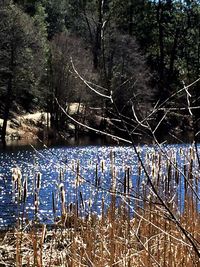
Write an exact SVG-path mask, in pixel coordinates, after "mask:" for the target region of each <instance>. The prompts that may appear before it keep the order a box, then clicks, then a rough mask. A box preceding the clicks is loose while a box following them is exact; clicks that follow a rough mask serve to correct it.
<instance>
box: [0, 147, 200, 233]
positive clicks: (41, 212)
mask: <svg viewBox="0 0 200 267" xmlns="http://www.w3.org/2000/svg"><path fill="white" fill-rule="evenodd" d="M138 149H139V151H140V155H141V158H142V160H143V162H144V163H145V165H146V168H147V170H148V172H149V174H150V176H152V179H153V174H152V169H153V168H154V167H153V165H156V164H157V163H156V162H157V161H156V160H155V151H157V150H158V148H155V147H153V146H146V145H144V146H140V147H138ZM163 149H164V150H165V151H166V153H167V154H166V155H167V156H168V157H171V158H176V161H177V162H178V166H179V168H180V169H183V165H189V164H190V161H191V160H190V159H189V158H190V154H191V148H190V145H167V146H165V147H163ZM153 157H154V160H155V162H154V164H151V159H152V158H153ZM162 158H163V161H162V172H165V171H167V163H165V157H164V156H163V157H162ZM102 162H103V163H102ZM195 164H196V165H197V162H196V163H194V166H195ZM151 165H152V166H151ZM16 167H18V168H19V169H20V170H21V173H22V179H21V185H22V200H19V197H18V195H17V193H16V190H14V189H13V184H12V168H16ZM127 168H129V170H130V190H131V194H132V195H133V196H134V195H136V196H137V197H139V198H140V192H143V190H144V187H147V188H148V190H147V193H148V192H149V193H152V192H151V188H150V186H149V185H148V183H147V179H146V177H145V175H144V171H143V170H142V168H141V175H140V183H138V173H139V169H138V158H137V156H136V154H135V151H134V149H133V148H132V147H122V146H114V147H109V146H86V147H54V148H48V149H47V148H44V149H39V150H34V149H29V150H19V151H14V152H12V151H7V152H0V228H2V227H5V226H13V225H15V223H16V220H17V218H19V217H21V216H22V213H23V214H24V215H23V216H24V217H25V218H28V219H30V220H31V219H34V218H36V217H37V219H38V220H39V221H42V222H45V223H48V224H50V223H52V222H53V220H54V219H55V216H56V217H58V216H60V215H61V204H60V203H61V193H60V188H61V187H62V186H64V190H65V202H66V206H69V205H70V204H71V205H74V204H75V203H78V206H79V208H80V211H81V212H80V213H81V214H82V215H85V214H87V213H90V212H93V213H97V214H100V213H101V206H102V199H103V200H104V203H105V210H106V208H107V207H108V206H109V203H110V193H109V190H112V178H111V177H112V173H113V172H114V173H115V177H116V191H118V192H124V191H123V190H124V177H125V170H127ZM198 169H199V168H198V166H197V167H194V168H193V172H194V173H195V174H196V175H198ZM77 172H78V173H79V177H77ZM38 173H40V174H41V184H40V188H39V189H37V185H36V180H37V177H38ZM26 178H27V179H28V194H27V198H26V200H25V202H23V190H24V189H23V184H24V181H25V179H26ZM77 178H78V179H77ZM142 180H143V181H142ZM195 186H196V187H195V190H197V193H198V192H199V191H198V190H199V181H198V184H196V185H195ZM136 188H137V194H136V192H135V191H136ZM170 188H173V189H172V190H174V192H175V193H176V192H181V194H184V190H185V189H184V183H180V184H177V183H176V182H175V181H174V182H173V186H172V187H170ZM36 190H38V196H39V197H38V198H39V209H38V212H37V213H36V211H35V199H34V194H35V191H36ZM160 193H161V194H162V192H160ZM141 195H142V194H141ZM53 196H54V200H55V209H56V214H53V204H52V202H53V201H52V199H53ZM147 197H148V196H147ZM117 201H118V202H120V201H122V199H121V196H120V195H119V196H118V198H117ZM181 201H182V200H181V197H180V200H179V202H181ZM197 205H199V203H197ZM180 207H181V203H180ZM132 208H133V209H134V200H133V203H132ZM81 214H80V215H81Z"/></svg>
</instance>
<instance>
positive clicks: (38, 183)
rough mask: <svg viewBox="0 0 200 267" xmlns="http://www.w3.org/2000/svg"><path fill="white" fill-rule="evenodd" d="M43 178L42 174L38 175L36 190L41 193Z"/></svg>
mask: <svg viewBox="0 0 200 267" xmlns="http://www.w3.org/2000/svg"><path fill="white" fill-rule="evenodd" d="M41 176H42V174H41V173H40V172H38V173H37V179H36V190H37V191H39V190H40V187H41Z"/></svg>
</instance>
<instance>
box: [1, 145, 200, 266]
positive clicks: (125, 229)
mask: <svg viewBox="0 0 200 267" xmlns="http://www.w3.org/2000/svg"><path fill="white" fill-rule="evenodd" d="M181 153H182V152H181ZM180 155H181V157H182V160H181V163H180V161H179V162H178V159H177V156H176V155H175V152H174V151H171V152H170V153H169V156H168V157H166V155H165V154H163V153H161V152H160V151H152V152H151V153H148V154H147V155H145V159H146V160H145V162H144V163H145V167H146V168H147V170H148V173H149V176H150V177H151V179H152V182H153V184H154V185H155V187H156V190H157V191H158V193H159V195H160V196H161V197H162V199H163V200H164V202H165V203H166V205H167V207H168V208H170V210H171V211H172V212H173V214H174V215H175V216H176V218H177V220H178V222H179V223H180V224H181V226H182V227H184V229H185V230H186V231H187V232H188V233H189V234H190V236H191V238H192V240H193V241H194V243H195V244H196V246H197V247H198V248H199V243H200V235H199V233H200V213H199V203H200V202H199V177H198V172H197V170H198V168H199V166H198V161H197V157H196V154H195V151H194V148H193V147H191V148H190V149H189V150H188V152H187V154H185V155H183V154H180ZM106 164H107V163H106V160H102V161H101V162H100V164H99V165H98V164H96V163H95V164H94V183H92V182H91V194H90V197H89V200H88V199H87V200H86V199H85V198H84V192H83V188H81V187H80V185H81V184H82V183H84V182H85V180H86V179H85V180H84V179H83V178H84V177H82V174H81V168H82V167H83V166H81V165H80V162H79V161H77V162H76V163H75V161H73V163H72V166H73V170H74V173H75V174H74V179H75V185H74V186H75V187H74V190H75V193H76V194H75V199H74V203H71V202H70V203H68V201H69V200H72V199H73V197H72V196H67V198H66V195H67V194H69V192H68V191H67V188H66V189H65V186H64V170H62V172H60V173H59V179H58V180H59V183H60V184H59V187H58V191H59V195H60V198H59V201H60V207H61V217H60V218H59V220H58V219H56V217H57V215H56V214H57V210H56V206H58V205H57V204H56V197H55V195H56V194H57V193H56V192H53V193H52V213H53V216H54V224H53V225H51V226H50V225H47V226H46V225H42V224H41V225H40V224H39V225H38V224H36V222H32V224H30V222H28V221H26V223H24V225H23V231H20V235H19V229H17V231H16V234H15V236H13V235H11V234H7V236H6V237H5V238H4V240H3V242H4V247H6V246H7V247H8V250H10V251H9V252H10V253H11V254H12V255H15V259H16V262H15V266H38V267H39V266H41V267H42V266H49V267H50V266H69V267H72V266H74V267H76V266H77V267H78V266H95V267H104V266H118V267H121V266H123V267H131V266H134V267H141V266H145V267H154V266H165V267H176V266H182V267H199V266H200V260H199V258H198V255H197V254H196V253H195V251H194V249H193V247H192V245H191V243H190V242H189V241H188V240H187V239H186V238H185V236H184V233H183V232H182V231H181V229H180V228H179V227H178V226H177V224H176V223H175V222H174V220H173V218H171V216H170V214H169V213H168V212H167V211H166V209H165V208H164V207H163V206H162V205H161V203H160V201H159V199H158V198H157V196H156V194H155V193H154V192H153V190H152V188H151V186H150V185H149V183H148V181H147V179H146V177H145V174H144V171H143V169H142V167H141V164H140V163H139V162H138V166H137V170H133V169H132V168H131V166H126V165H124V167H123V177H119V173H118V169H117V166H116V164H115V154H114V152H113V151H111V153H110V164H109V166H107V165H106ZM106 170H107V171H109V172H110V188H108V187H107V188H105V184H106V183H105V182H104V174H105V172H106ZM133 172H136V173H137V174H138V175H137V177H136V176H134V179H136V181H133V176H132V175H133ZM18 179H19V178H18ZM27 182H28V180H27V179H25V180H24V183H23V192H24V193H23V201H24V203H25V202H26V197H27V192H28V189H27ZM19 184H20V183H18V186H19ZM14 185H15V186H16V178H15V177H13V188H14V189H16V188H15V187H14ZM40 188H41V174H39V173H38V174H37V176H36V183H35V189H34V193H35V202H34V203H35V204H34V205H35V212H38V210H39V205H38V204H37V203H36V202H38V203H39V197H40V196H39V195H40ZM105 190H107V192H106V194H104V195H103V196H102V192H105ZM66 191H67V192H66ZM94 192H95V193H94ZM98 194H99V196H98ZM106 196H109V201H108V203H106V201H107V200H106V199H105V197H106ZM95 199H100V202H101V206H100V210H101V211H100V213H99V214H96V213H94V212H93V210H92V202H93V203H97V201H96V200H95ZM95 205H96V204H95ZM27 225H29V227H27ZM21 234H22V235H21ZM20 243H21V246H20V245H19V244H20ZM9 244H12V245H9ZM13 248H15V249H13ZM5 253H6V252H5ZM7 262H8V264H7V266H9V264H10V263H11V261H10V260H9V259H7ZM12 264H13V262H12ZM10 266H12V265H10Z"/></svg>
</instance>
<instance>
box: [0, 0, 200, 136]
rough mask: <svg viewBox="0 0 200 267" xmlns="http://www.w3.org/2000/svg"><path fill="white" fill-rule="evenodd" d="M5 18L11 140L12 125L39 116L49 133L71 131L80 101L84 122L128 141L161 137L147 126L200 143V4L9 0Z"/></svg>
mask: <svg viewBox="0 0 200 267" xmlns="http://www.w3.org/2000/svg"><path fill="white" fill-rule="evenodd" d="M0 18H1V19H0V118H1V119H2V125H1V139H2V140H5V137H6V128H7V123H8V120H9V119H13V118H15V117H16V116H17V115H19V114H25V113H27V112H35V111H38V110H42V111H44V112H46V113H47V114H48V130H49V132H50V133H48V134H49V135H51V133H53V132H55V131H56V132H67V131H68V130H69V129H68V128H69V127H68V125H69V121H70V118H69V117H67V116H66V114H64V112H63V111H62V108H63V109H64V111H66V110H67V106H68V105H69V104H70V103H78V105H79V108H78V112H77V114H76V116H75V119H76V120H78V121H79V122H81V123H84V124H87V125H90V126H91V125H93V126H95V129H98V130H102V131H108V129H109V131H110V132H111V133H117V135H119V136H123V135H124V134H125V135H127V130H128V132H129V133H131V135H132V137H133V139H135V137H136V136H137V137H138V136H142V135H143V133H144V131H145V134H147V135H150V136H151V132H152V131H149V130H148V131H147V130H146V129H145V128H144V127H143V126H144V125H143V124H142V123H138V122H142V121H145V124H146V123H147V124H148V125H150V126H151V127H150V128H151V129H154V132H155V133H156V134H157V135H158V136H163V135H164V133H166V132H169V133H170V134H171V136H179V138H180V137H183V136H184V135H186V133H187V132H192V135H193V136H195V137H196V138H198V134H197V133H198V129H199V101H200V95H199V94H200V93H199V92H200V91H199V80H198V79H199V73H200V72H199V68H200V64H199V63H200V62H199V61H200V5H199V1H198V0H184V1H181V0H180V1H179V0H178V1H173V0H158V1H150V0H143V1H140V0H129V1H127V0H120V1H119V0H106V1H102V0H98V1H92V0H80V1H79V0H59V1H56V0H50V1H47V0H36V1H31V0H15V1H10V0H1V4H0ZM188 86H189V87H188ZM110 96H112V101H110V98H109V97H110ZM112 102H113V103H114V105H113V103H112ZM114 106H115V107H114ZM80 107H82V109H80ZM83 107H84V108H83ZM116 108H117V110H116ZM80 110H81V111H80ZM120 116H123V120H124V123H125V124H126V127H127V129H126V130H124V126H123V123H122V120H121V119H120ZM72 122H73V121H72ZM161 122H162V123H161ZM135 128H136V129H137V131H136V133H135ZM50 129H51V130H50ZM81 129H82V131H84V127H82V126H81V125H78V126H77V125H76V130H77V131H81ZM177 134H178V135H177Z"/></svg>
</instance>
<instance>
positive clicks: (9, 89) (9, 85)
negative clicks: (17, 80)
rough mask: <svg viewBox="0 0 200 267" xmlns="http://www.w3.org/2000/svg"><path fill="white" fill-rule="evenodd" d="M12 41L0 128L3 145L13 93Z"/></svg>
mask: <svg viewBox="0 0 200 267" xmlns="http://www.w3.org/2000/svg"><path fill="white" fill-rule="evenodd" d="M14 53H15V52H14V43H11V54H10V71H9V77H8V83H7V94H6V99H5V108H4V117H3V126H2V129H1V140H2V143H3V145H4V146H5V145H6V141H5V138H6V129H7V123H8V118H9V113H10V107H11V102H12V98H13V97H12V95H13V86H12V83H13V71H14Z"/></svg>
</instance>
